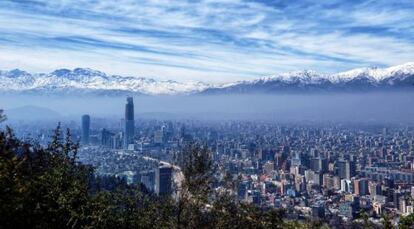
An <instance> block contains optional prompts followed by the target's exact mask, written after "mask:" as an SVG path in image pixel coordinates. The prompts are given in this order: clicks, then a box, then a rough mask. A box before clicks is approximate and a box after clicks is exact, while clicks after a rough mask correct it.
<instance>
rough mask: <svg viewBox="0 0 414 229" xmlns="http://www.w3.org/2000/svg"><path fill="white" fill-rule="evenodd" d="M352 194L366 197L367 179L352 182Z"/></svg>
mask: <svg viewBox="0 0 414 229" xmlns="http://www.w3.org/2000/svg"><path fill="white" fill-rule="evenodd" d="M354 193H355V194H357V195H361V196H363V195H368V194H369V192H368V179H357V180H354Z"/></svg>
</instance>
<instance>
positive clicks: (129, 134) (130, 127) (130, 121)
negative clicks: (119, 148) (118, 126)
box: [124, 97, 135, 148]
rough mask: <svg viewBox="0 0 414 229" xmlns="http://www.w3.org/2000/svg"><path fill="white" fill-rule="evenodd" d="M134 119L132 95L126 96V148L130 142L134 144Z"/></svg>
mask: <svg viewBox="0 0 414 229" xmlns="http://www.w3.org/2000/svg"><path fill="white" fill-rule="evenodd" d="M134 136H135V121H134V100H133V98H132V97H128V98H127V103H126V105H125V138H124V147H125V148H128V146H129V145H130V144H134Z"/></svg>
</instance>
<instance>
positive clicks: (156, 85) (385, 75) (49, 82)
mask: <svg viewBox="0 0 414 229" xmlns="http://www.w3.org/2000/svg"><path fill="white" fill-rule="evenodd" d="M412 76H414V62H411V63H406V64H402V65H397V66H393V67H389V68H377V67H371V68H357V69H353V70H350V71H345V72H340V73H336V74H323V73H318V72H316V71H312V70H304V71H292V72H287V73H280V74H274V75H271V76H268V77H263V78H259V79H256V80H249V81H238V82H230V83H226V84H215V85H214V84H207V83H203V82H184V83H182V82H177V81H173V80H166V81H158V80H154V79H151V78H144V77H132V76H127V77H124V76H119V75H107V74H105V73H104V72H101V71H97V70H93V69H90V68H75V69H73V70H69V69H57V70H55V71H53V72H50V73H35V74H30V73H28V72H25V71H22V70H19V69H14V70H10V71H0V91H30V90H36V91H42V92H45V93H48V92H53V91H56V90H61V91H63V92H64V91H66V90H67V89H70V90H83V91H94V90H99V91H110V90H113V91H125V92H133V93H143V94H150V95H161V94H191V93H197V92H201V91H204V90H206V89H214V88H216V89H224V88H230V87H233V86H237V85H250V86H255V85H264V84H267V83H281V84H283V85H286V86H288V85H299V86H306V85H312V86H319V85H324V84H325V83H326V82H327V83H331V84H336V83H339V84H343V83H347V82H350V81H352V80H354V79H364V80H363V81H364V82H368V83H370V84H372V85H379V84H384V83H385V84H388V85H393V84H394V83H398V82H401V81H403V80H405V79H406V78H407V77H412ZM367 80H368V81H367ZM407 82H408V81H407ZM351 83H352V82H351Z"/></svg>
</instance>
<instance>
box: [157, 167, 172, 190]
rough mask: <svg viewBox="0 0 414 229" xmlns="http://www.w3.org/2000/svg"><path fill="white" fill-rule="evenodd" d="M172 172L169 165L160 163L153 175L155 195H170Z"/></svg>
mask: <svg viewBox="0 0 414 229" xmlns="http://www.w3.org/2000/svg"><path fill="white" fill-rule="evenodd" d="M172 172H173V168H172V166H171V165H169V164H163V163H161V164H160V165H159V166H158V168H157V170H156V173H155V193H156V194H157V195H160V196H162V195H169V194H171V193H172V187H171V185H172Z"/></svg>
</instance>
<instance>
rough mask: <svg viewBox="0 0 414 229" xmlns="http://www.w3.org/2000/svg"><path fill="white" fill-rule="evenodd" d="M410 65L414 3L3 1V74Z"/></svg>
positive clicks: (236, 74) (176, 73)
mask: <svg viewBox="0 0 414 229" xmlns="http://www.w3.org/2000/svg"><path fill="white" fill-rule="evenodd" d="M411 61H414V1H412V0H401V1H398V0H396V1H394V0H393V1H391V0H383V1H357V0H343V1H338V0H329V1H328V0H327V1H320V0H296V1H295V0H191V1H187V0H177V1H174V0H171V1H166V0H153V1H139V0H117V1H115V0H111V1H110V0H105V1H104V0H53V1H51V0H1V1H0V69H12V68H21V69H25V70H27V71H34V72H48V71H52V70H54V69H57V68H74V67H89V68H93V69H97V70H102V71H105V72H107V73H111V74H121V75H133V76H145V77H152V78H156V79H172V80H178V81H189V80H190V81H199V80H201V81H206V82H229V81H233V80H245V79H252V78H257V77H260V76H264V75H269V74H274V73H278V72H285V71H294V70H304V69H313V70H317V71H321V72H338V71H343V70H348V69H352V68H356V67H367V66H379V67H385V66H390V65H396V64H402V63H405V62H411Z"/></svg>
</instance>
